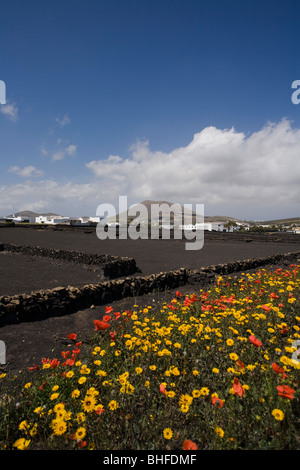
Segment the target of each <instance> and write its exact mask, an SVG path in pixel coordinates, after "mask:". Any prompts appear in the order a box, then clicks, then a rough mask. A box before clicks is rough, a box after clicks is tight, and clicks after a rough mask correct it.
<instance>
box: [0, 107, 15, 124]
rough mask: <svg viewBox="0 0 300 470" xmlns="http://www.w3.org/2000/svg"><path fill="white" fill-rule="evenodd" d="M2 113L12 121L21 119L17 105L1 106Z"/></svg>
mask: <svg viewBox="0 0 300 470" xmlns="http://www.w3.org/2000/svg"><path fill="white" fill-rule="evenodd" d="M0 112H1V113H2V114H4V116H5V117H7V118H8V119H10V120H11V121H14V122H15V121H17V120H18V118H19V110H18V107H17V105H16V104H15V103H7V104H4V105H1V106H0Z"/></svg>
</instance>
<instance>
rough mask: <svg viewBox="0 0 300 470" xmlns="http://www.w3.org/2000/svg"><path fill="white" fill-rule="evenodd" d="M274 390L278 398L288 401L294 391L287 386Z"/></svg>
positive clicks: (279, 386) (292, 396)
mask: <svg viewBox="0 0 300 470" xmlns="http://www.w3.org/2000/svg"><path fill="white" fill-rule="evenodd" d="M276 388H277V390H278V395H279V396H280V397H284V398H288V399H289V400H292V399H293V398H294V393H295V390H294V389H293V388H291V387H289V386H288V385H278V387H276Z"/></svg>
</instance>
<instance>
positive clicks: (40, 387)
mask: <svg viewBox="0 0 300 470" xmlns="http://www.w3.org/2000/svg"><path fill="white" fill-rule="evenodd" d="M46 383H47V382H46V381H45V382H43V383H42V385H40V386H39V390H43V388H44V387H45V385H46Z"/></svg>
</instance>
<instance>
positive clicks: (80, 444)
mask: <svg viewBox="0 0 300 470" xmlns="http://www.w3.org/2000/svg"><path fill="white" fill-rule="evenodd" d="M86 445H87V442H86V441H79V442H78V447H85V446H86Z"/></svg>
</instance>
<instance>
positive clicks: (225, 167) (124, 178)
mask: <svg viewBox="0 0 300 470" xmlns="http://www.w3.org/2000/svg"><path fill="white" fill-rule="evenodd" d="M74 147H75V146H74ZM67 148H69V150H68V151H67V150H66V149H67ZM75 151H76V149H75V148H73V146H69V147H64V148H63V150H62V152H63V157H64V156H65V155H68V154H73V153H74V152H75ZM299 151H300V129H297V128H294V127H293V126H292V124H291V122H290V121H288V120H286V119H283V120H282V121H280V122H278V123H268V124H267V125H266V126H264V127H263V128H262V129H260V130H258V131H257V132H254V133H252V134H250V135H246V133H244V132H238V131H236V130H235V129H234V128H231V129H217V128H216V127H207V128H205V129H203V130H202V131H200V132H199V133H197V134H195V135H194V136H193V138H192V139H191V142H190V143H189V144H188V145H186V146H183V147H179V148H175V149H173V150H172V151H170V152H162V151H160V150H152V149H151V148H150V143H149V142H148V141H143V142H136V143H135V144H134V145H133V146H132V147H131V149H130V152H129V155H128V156H126V157H124V158H123V157H121V156H119V155H110V156H108V157H107V158H106V159H99V160H93V161H90V162H87V163H86V168H87V169H88V170H89V171H90V181H89V182H87V183H81V182H78V183H74V182H71V181H70V182H69V183H63V184H62V183H59V182H57V181H43V182H42V181H38V182H36V183H35V184H34V185H32V184H29V183H24V184H22V185H12V186H0V209H1V208H2V210H3V209H5V207H11V205H13V206H14V207H19V206H20V205H22V207H25V206H27V207H25V208H29V206H30V203H31V202H32V203H36V204H38V203H39V201H47V207H45V209H47V210H54V211H56V210H57V207H59V205H64V207H67V206H68V207H69V209H68V212H69V213H70V212H73V213H74V210H76V208H78V207H79V205H81V207H82V208H84V207H86V212H89V213H90V214H92V213H95V211H96V209H97V206H98V205H100V204H102V203H112V204H115V205H116V204H117V203H118V197H119V195H126V196H127V198H128V204H130V205H131V204H134V203H138V202H141V201H143V200H145V199H152V200H161V201H170V202H174V203H180V204H185V203H189V204H194V203H199V204H204V207H205V215H228V216H236V217H239V218H244V219H247V218H251V219H255V218H261V219H266V218H278V217H291V216H295V215H299V207H300V204H299V202H300V201H299V199H300V198H299V179H300V159H299ZM63 157H62V158H63ZM80 177H81V175H80ZM78 181H80V180H78ZM30 207H32V206H30ZM72 208H74V210H72ZM2 210H1V212H2ZM82 210H84V209H82Z"/></svg>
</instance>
